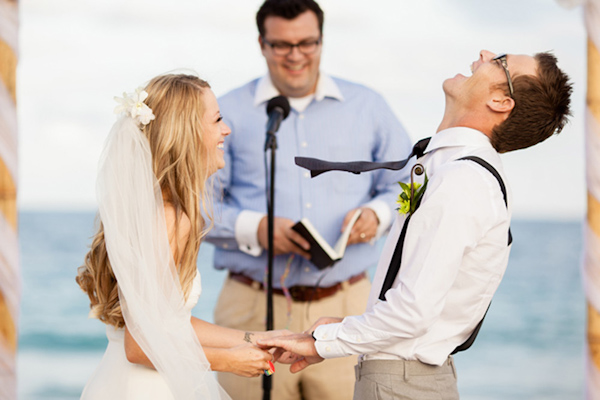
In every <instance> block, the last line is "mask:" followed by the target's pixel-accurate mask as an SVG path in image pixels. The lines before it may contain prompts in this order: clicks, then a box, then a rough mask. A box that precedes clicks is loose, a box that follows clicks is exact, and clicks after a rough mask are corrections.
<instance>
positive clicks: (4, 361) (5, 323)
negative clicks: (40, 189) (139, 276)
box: [0, 0, 20, 399]
mask: <svg viewBox="0 0 600 400" xmlns="http://www.w3.org/2000/svg"><path fill="white" fill-rule="evenodd" d="M0 7H2V8H3V10H6V12H2V13H0V24H2V25H3V26H5V27H9V28H8V29H9V30H11V29H12V30H13V31H11V32H9V33H10V34H13V35H14V36H13V38H16V35H17V32H16V31H17V1H16V0H0ZM3 18H6V19H8V20H4V19H3ZM15 46H16V40H12V41H11V43H8V42H7V40H6V38H3V37H0V85H2V86H3V87H4V88H3V90H2V92H1V93H0V95H1V96H5V97H7V98H6V99H4V100H5V101H8V103H4V104H10V103H11V102H12V104H13V105H16V97H17V96H16V68H17V54H16V53H15V50H16V49H15ZM7 93H8V94H7ZM14 110H15V112H14V113H13V114H14V115H11V116H10V117H9V118H13V119H12V120H11V122H13V123H9V121H0V122H4V123H3V124H2V126H3V127H6V128H7V129H4V130H3V131H0V136H3V137H4V138H5V139H7V138H11V139H12V138H16V132H13V131H11V132H7V131H8V130H11V129H13V127H14V129H16V123H15V121H16V107H14ZM14 129H13V130H14ZM15 141H16V140H5V141H4V143H7V142H8V143H14V142H15ZM9 147H10V146H9ZM2 150H3V151H4V153H2V154H5V155H6V154H7V153H6V151H9V153H8V154H9V155H10V156H11V157H12V156H14V157H12V158H11V161H10V162H8V160H5V159H3V158H2V155H1V154H0V223H1V224H0V229H3V230H4V233H6V232H9V236H12V237H14V238H15V240H14V241H13V240H4V241H3V242H2V243H0V270H1V271H2V272H4V274H3V276H5V277H9V280H11V282H1V285H0V399H16V398H17V390H16V387H17V384H16V353H17V323H16V318H17V314H18V298H19V296H20V293H19V290H18V288H19V287H20V282H19V279H20V277H19V274H18V265H14V264H15V263H16V262H17V263H18V261H16V260H18V257H16V256H14V255H16V254H18V248H13V247H16V246H17V241H16V236H17V202H16V199H17V189H16V187H17V185H16V182H15V181H16V165H14V164H16V163H15V160H16V156H17V155H16V150H17V149H16V146H15V147H14V148H12V147H11V148H9V149H2ZM13 152H14V154H13ZM4 237H6V236H4ZM13 279H14V280H15V281H14V282H12V280H13ZM15 288H17V289H15ZM3 289H4V290H3ZM8 290H10V293H9V292H8Z"/></svg>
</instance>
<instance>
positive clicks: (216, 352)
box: [125, 204, 272, 377]
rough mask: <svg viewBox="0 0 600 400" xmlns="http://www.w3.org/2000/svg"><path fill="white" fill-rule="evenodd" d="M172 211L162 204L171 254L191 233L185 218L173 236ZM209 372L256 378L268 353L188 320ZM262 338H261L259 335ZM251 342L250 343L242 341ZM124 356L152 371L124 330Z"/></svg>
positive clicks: (241, 336) (234, 334) (236, 334)
mask: <svg viewBox="0 0 600 400" xmlns="http://www.w3.org/2000/svg"><path fill="white" fill-rule="evenodd" d="M175 218H176V215H175V210H174V209H173V207H172V206H170V205H168V204H165V219H166V222H167V231H168V233H169V244H170V246H171V252H172V253H175V249H176V248H177V247H179V248H184V247H185V243H186V242H187V240H188V237H189V232H190V222H189V219H188V218H187V216H186V215H185V214H183V217H182V218H181V219H180V221H179V234H178V235H175ZM191 323H192V326H193V327H194V331H195V332H196V335H197V336H198V339H199V341H200V343H202V345H203V350H204V353H205V355H206V358H207V359H208V361H209V363H210V365H211V368H212V369H213V370H214V371H223V372H232V373H235V374H237V375H241V376H248V377H250V376H258V375H260V374H261V373H262V372H263V371H264V370H265V369H269V365H268V361H270V360H271V358H272V356H271V354H270V353H268V352H266V351H264V350H261V349H259V348H257V347H256V346H255V344H256V339H258V338H259V335H257V334H254V333H246V332H242V331H237V330H235V329H229V328H224V327H220V326H218V325H214V324H211V323H208V322H205V321H202V320H200V319H198V318H195V317H192V320H191ZM260 336H261V337H264V335H260ZM247 338H251V339H250V341H249V340H245V339H247ZM125 354H126V356H127V360H128V361H129V362H131V363H134V364H141V365H145V366H147V367H151V368H153V365H152V363H151V362H150V360H149V359H148V357H147V356H146V354H145V353H144V352H143V350H142V349H141V347H140V346H139V345H138V344H137V342H136V341H135V339H134V338H133V336H131V334H130V333H129V330H128V329H127V326H125Z"/></svg>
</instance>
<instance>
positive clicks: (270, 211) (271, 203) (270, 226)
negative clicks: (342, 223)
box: [262, 132, 277, 400]
mask: <svg viewBox="0 0 600 400" xmlns="http://www.w3.org/2000/svg"><path fill="white" fill-rule="evenodd" d="M269 149H270V150H271V169H270V171H269V174H268V175H269V179H268V180H267V184H268V190H269V193H268V197H267V242H268V245H269V251H268V263H267V323H266V328H267V330H268V331H270V330H273V260H274V257H275V251H274V249H273V231H274V225H275V224H274V222H275V153H276V151H275V150H277V136H275V133H274V132H267V140H266V143H265V152H266V151H267V150H269ZM271 379H272V377H271V376H267V375H266V374H265V375H263V382H262V384H263V400H271V387H272V381H271Z"/></svg>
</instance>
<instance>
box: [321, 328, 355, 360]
mask: <svg viewBox="0 0 600 400" xmlns="http://www.w3.org/2000/svg"><path fill="white" fill-rule="evenodd" d="M341 326H342V324H325V325H320V326H317V329H315V331H314V332H313V337H314V338H315V339H316V341H315V349H316V350H317V353H319V355H320V356H321V357H323V358H336V357H346V356H349V354H348V353H347V352H346V351H344V350H343V348H342V345H341V343H340V341H339V340H338V339H337V336H338V332H339V330H340V327H341Z"/></svg>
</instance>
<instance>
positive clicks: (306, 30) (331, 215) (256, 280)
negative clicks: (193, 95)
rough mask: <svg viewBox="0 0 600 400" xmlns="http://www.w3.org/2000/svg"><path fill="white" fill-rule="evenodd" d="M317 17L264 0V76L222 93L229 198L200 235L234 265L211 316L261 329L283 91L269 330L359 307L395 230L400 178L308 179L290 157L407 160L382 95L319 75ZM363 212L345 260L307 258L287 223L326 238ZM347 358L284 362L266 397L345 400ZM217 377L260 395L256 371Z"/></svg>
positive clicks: (238, 390)
mask: <svg viewBox="0 0 600 400" xmlns="http://www.w3.org/2000/svg"><path fill="white" fill-rule="evenodd" d="M323 19H324V15H323V11H322V10H321V8H320V7H319V5H318V4H317V3H316V2H314V1H313V0H286V1H284V0H267V1H265V2H264V3H263V4H262V6H261V7H260V9H259V11H258V13H257V15H256V22H257V26H258V31H259V36H258V45H259V48H260V51H261V52H262V56H263V57H264V59H265V61H266V65H267V69H268V73H267V74H266V75H265V76H262V77H260V78H257V79H255V80H252V81H251V82H249V83H247V84H245V85H243V86H241V87H239V88H237V89H235V90H233V91H232V92H230V93H228V94H226V95H224V96H223V97H221V98H220V99H219V104H220V106H221V111H222V113H223V116H224V118H225V121H226V123H227V124H228V126H230V127H231V131H232V132H231V135H230V136H229V137H228V138H227V140H226V141H225V148H224V150H225V160H226V167H225V168H224V169H223V170H221V171H220V173H219V174H218V179H217V180H216V182H217V183H216V184H217V185H222V188H223V195H224V198H223V199H222V202H221V198H220V197H219V198H215V201H214V204H215V228H214V229H213V230H211V232H210V234H209V236H208V238H207V240H208V241H210V242H212V243H214V244H215V245H216V249H215V254H214V266H215V268H217V269H227V270H228V271H229V273H228V276H227V278H226V281H225V283H224V286H223V289H222V292H221V296H220V297H219V300H218V303H217V306H216V309H215V322H216V323H217V324H220V325H223V326H228V327H235V328H238V329H243V330H252V329H264V327H265V314H266V310H265V308H266V306H265V295H264V290H263V283H264V277H265V268H266V265H267V251H266V249H267V218H266V212H267V211H266V198H265V194H266V190H265V162H264V159H265V154H264V143H265V125H266V122H267V114H266V111H265V107H266V104H267V102H268V101H269V100H270V99H271V98H273V97H276V96H279V95H283V96H286V97H288V99H289V102H290V104H291V112H290V115H289V116H288V117H287V119H286V120H284V121H283V122H282V124H281V127H280V129H279V132H278V133H277V140H278V149H277V161H276V176H275V190H276V193H275V202H274V203H275V220H274V226H275V229H274V253H275V260H274V273H273V285H274V324H275V329H278V328H283V327H286V328H288V329H290V330H292V331H296V332H301V331H304V330H305V329H307V328H309V327H310V325H311V323H312V322H313V321H314V320H315V319H316V318H317V317H318V316H321V315H332V314H333V315H352V314H359V313H361V312H362V311H364V304H365V303H366V301H367V297H368V293H369V290H370V281H369V279H368V278H367V275H366V273H365V270H366V269H367V268H368V267H371V266H373V265H375V263H376V262H377V259H378V257H379V253H378V250H377V247H376V246H374V245H373V243H374V241H375V240H376V239H377V238H378V237H380V236H381V235H383V234H384V233H385V232H386V231H387V230H388V228H389V226H390V223H391V221H392V218H393V214H394V212H395V211H394V202H395V197H396V194H395V192H396V189H397V188H398V184H397V182H398V181H400V180H403V179H404V178H405V175H403V173H398V172H391V171H387V172H378V173H374V174H370V175H361V176H358V177H350V176H347V175H346V174H344V173H333V174H330V175H329V176H327V177H325V178H324V179H322V180H320V181H319V182H315V181H311V180H310V175H309V174H308V173H307V172H305V171H302V170H300V169H299V168H298V167H296V166H295V165H294V157H295V156H299V155H311V156H318V157H321V158H326V159H330V160H339V161H344V160H351V159H362V160H370V161H379V160H389V159H398V158H403V157H405V156H406V155H407V154H408V153H409V151H410V146H411V145H410V141H409V139H408V136H407V134H406V133H405V130H404V128H403V127H402V125H401V124H400V122H399V121H398V119H397V118H396V117H395V115H394V113H393V112H392V111H391V109H390V107H389V106H388V105H387V104H386V102H385V100H384V99H383V98H382V97H381V96H380V95H379V94H377V93H375V92H374V91H373V90H371V89H368V88H366V87H364V86H362V85H360V84H356V83H352V82H348V81H345V80H342V79H338V78H335V77H332V76H330V75H328V74H326V73H325V72H324V71H321V69H320V61H321V55H322V51H323V46H324V43H325V38H324V35H323ZM242 62H243V60H242ZM365 79H366V80H368V79H369V77H368V76H365ZM359 208H360V209H362V213H361V214H360V218H359V219H358V220H357V221H356V223H355V225H354V227H353V229H352V231H351V234H350V238H349V241H348V247H347V249H346V251H345V255H344V257H343V259H342V260H341V261H339V262H337V263H336V264H334V265H333V266H332V267H330V268H327V269H325V270H319V269H318V268H317V267H316V266H315V265H313V264H312V263H311V262H310V259H309V258H310V255H309V247H308V243H307V241H306V240H304V239H303V238H302V237H301V236H299V235H298V234H297V233H296V232H294V231H293V230H292V229H291V227H292V225H294V224H295V223H296V222H297V221H299V220H300V219H302V218H307V219H308V220H310V221H311V223H312V224H313V225H314V226H315V228H316V229H317V230H318V231H319V232H320V233H321V234H322V236H323V237H324V239H325V240H326V241H327V242H328V243H331V244H333V243H335V242H336V241H337V239H338V237H339V236H340V235H341V233H342V230H343V228H344V227H345V226H346V224H347V223H348V221H349V220H350V218H351V216H352V215H353V214H354V211H355V210H356V209H359ZM354 364H355V360H350V359H338V360H332V361H328V362H326V363H323V364H322V365H321V366H319V367H318V368H315V369H311V370H307V371H306V372H305V373H302V374H297V375H291V374H289V372H288V371H287V368H281V369H280V370H278V371H277V374H276V375H275V376H274V377H273V393H276V398H277V399H282V400H286V399H299V398H303V399H319V400H326V399H340V400H342V399H346V400H349V399H351V398H352V387H353V384H354V371H353V366H354ZM280 371H281V372H280ZM219 381H220V383H221V384H222V386H223V387H224V388H225V389H226V390H227V391H228V392H229V394H230V395H231V396H232V397H233V398H235V399H259V398H260V397H261V393H262V388H261V382H260V380H259V379H252V380H248V379H244V380H237V379H235V378H234V377H232V376H227V375H226V374H222V375H220V376H219Z"/></svg>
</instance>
